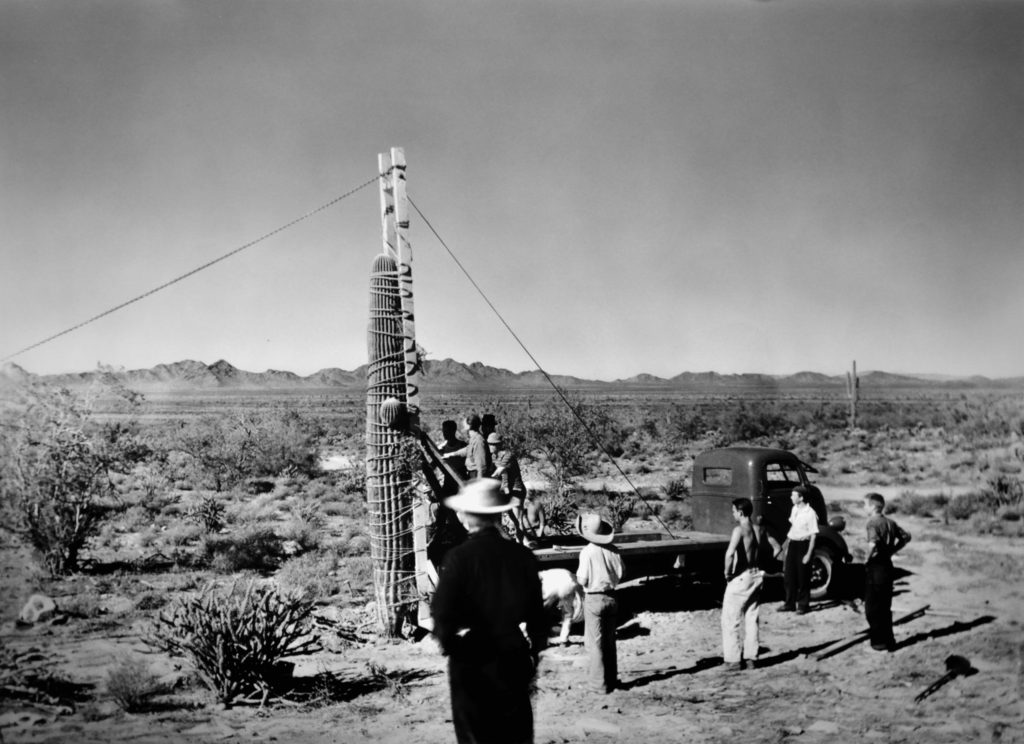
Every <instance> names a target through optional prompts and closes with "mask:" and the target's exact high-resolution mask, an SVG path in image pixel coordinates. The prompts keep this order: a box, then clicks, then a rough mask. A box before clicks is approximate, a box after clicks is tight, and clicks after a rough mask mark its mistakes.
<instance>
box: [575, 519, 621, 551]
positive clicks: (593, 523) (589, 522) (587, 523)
mask: <svg viewBox="0 0 1024 744" xmlns="http://www.w3.org/2000/svg"><path fill="white" fill-rule="evenodd" d="M576 531H577V532H579V533H580V534H581V535H583V537H584V538H585V539H586V540H588V541H590V542H592V543H597V544H598V545H607V544H608V543H610V542H611V541H612V540H614V539H615V531H614V530H613V529H612V526H611V525H610V524H608V522H606V521H604V520H603V519H601V515H600V514H580V515H579V516H578V517H576Z"/></svg>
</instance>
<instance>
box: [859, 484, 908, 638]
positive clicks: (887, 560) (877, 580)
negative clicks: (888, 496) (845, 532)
mask: <svg viewBox="0 0 1024 744" xmlns="http://www.w3.org/2000/svg"><path fill="white" fill-rule="evenodd" d="M884 508H885V497H884V496H882V495H881V494H878V493H869V494H868V495H867V496H865V497H864V509H865V510H866V511H867V513H868V525H867V528H868V557H867V559H865V561H864V564H865V566H864V568H865V574H866V582H865V585H864V615H865V616H866V617H867V621H868V637H869V640H870V641H871V648H872V650H874V651H882V652H885V651H892V650H893V649H894V648H895V647H896V639H895V637H894V636H893V634H892V556H893V555H894V554H895V553H896V552H898V551H899V550H902V549H903V546H904V545H906V544H907V543H908V542H910V534H909V533H907V532H906V531H905V530H904V529H903V528H902V527H900V526H899V525H898V524H896V522H894V521H893V520H891V519H889V518H887V517H884V516H882V510H883V509H884Z"/></svg>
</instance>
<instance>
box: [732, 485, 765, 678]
mask: <svg viewBox="0 0 1024 744" xmlns="http://www.w3.org/2000/svg"><path fill="white" fill-rule="evenodd" d="M753 513H754V505H753V504H752V503H751V501H750V499H736V500H734V501H733V502H732V517H733V519H734V520H736V522H737V523H738V524H737V526H736V527H735V528H734V529H733V531H732V538H731V539H730V540H729V547H728V549H727V550H726V551H725V580H726V581H727V582H728V583H727V584H726V587H725V598H724V599H723V600H722V648H723V654H722V655H723V657H724V658H725V668H726V670H727V671H733V672H738V671H740V670H741V669H743V658H744V657H746V660H747V662H748V663H750V664H752V665H753V664H754V663H756V661H757V652H758V648H759V643H760V641H759V638H758V620H759V614H760V610H761V585H762V584H763V583H764V573H763V572H762V571H761V569H760V568H758V555H757V552H758V544H759V543H760V541H761V540H760V537H761V535H760V530H759V529H758V528H757V527H755V526H754V525H753V524H752V523H751V521H750V516H751V515H752V514H753ZM741 621H743V623H744V624H745V625H746V638H745V639H744V642H743V644H742V654H741V651H740V648H741V645H740V624H741Z"/></svg>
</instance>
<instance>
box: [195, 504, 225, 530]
mask: <svg viewBox="0 0 1024 744" xmlns="http://www.w3.org/2000/svg"><path fill="white" fill-rule="evenodd" d="M187 516H188V518H189V520H190V521H192V522H193V523H194V524H198V525H199V526H201V527H202V528H203V529H205V530H206V531H207V532H217V531H219V530H220V529H221V528H222V527H224V505H223V504H221V503H220V502H219V501H217V499H215V498H213V496H207V497H206V498H204V499H203V500H202V501H200V502H199V505H198V506H193V507H190V508H189V510H188V512H187Z"/></svg>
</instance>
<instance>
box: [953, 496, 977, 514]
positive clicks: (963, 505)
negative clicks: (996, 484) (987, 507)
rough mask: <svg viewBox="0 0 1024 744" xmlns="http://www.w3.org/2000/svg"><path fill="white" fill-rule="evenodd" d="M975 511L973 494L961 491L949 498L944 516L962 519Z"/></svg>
mask: <svg viewBox="0 0 1024 744" xmlns="http://www.w3.org/2000/svg"><path fill="white" fill-rule="evenodd" d="M975 511H977V505H976V499H975V497H974V494H970V493H961V494H957V495H956V496H954V497H953V498H952V499H950V500H949V503H948V504H947V505H946V518H947V519H957V520H964V519H968V518H970V516H971V515H972V514H974V512H975Z"/></svg>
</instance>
